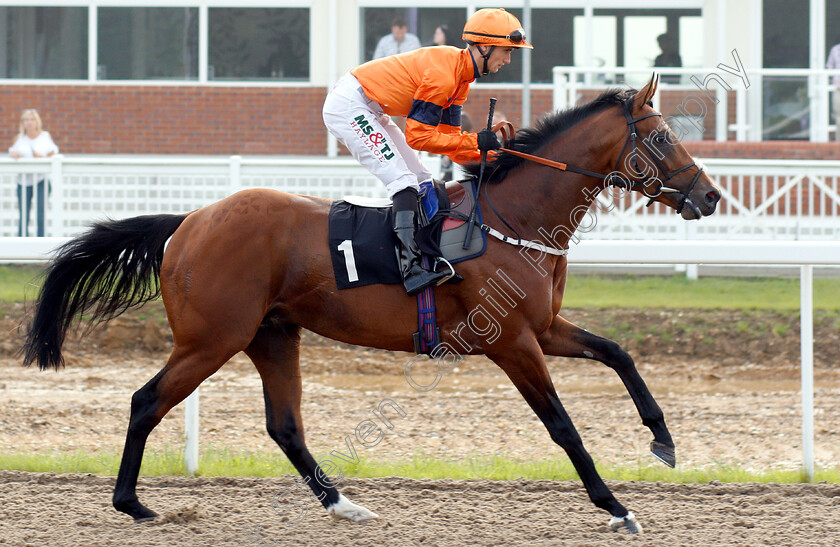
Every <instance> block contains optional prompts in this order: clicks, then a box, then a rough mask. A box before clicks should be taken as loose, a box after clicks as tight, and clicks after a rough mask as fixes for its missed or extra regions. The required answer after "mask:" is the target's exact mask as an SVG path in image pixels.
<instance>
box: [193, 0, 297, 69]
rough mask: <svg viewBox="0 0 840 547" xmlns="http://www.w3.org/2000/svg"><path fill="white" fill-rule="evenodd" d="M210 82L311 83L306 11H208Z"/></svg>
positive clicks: (217, 9)
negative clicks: (304, 81)
mask: <svg viewBox="0 0 840 547" xmlns="http://www.w3.org/2000/svg"><path fill="white" fill-rule="evenodd" d="M209 12H210V21H209V41H210V44H209V52H208V56H209V63H210V67H209V69H208V78H209V79H211V80H213V79H215V80H306V79H308V78H309V10H308V9H306V8H286V9H283V8H277V9H274V8H212V9H210V10H209Z"/></svg>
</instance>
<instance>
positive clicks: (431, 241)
mask: <svg viewBox="0 0 840 547" xmlns="http://www.w3.org/2000/svg"><path fill="white" fill-rule="evenodd" d="M420 196H421V207H420V214H419V215H418V217H419V224H420V226H419V227H418V229H417V233H416V236H415V239H416V241H417V245H418V246H419V247H420V249H421V251H422V252H423V253H424V254H427V255H429V256H441V257H443V258H445V259H446V260H447V261H449V263H450V264H457V263H459V262H463V261H465V260H469V259H471V258H475V257H477V256H481V255H482V254H484V251H485V249H486V248H487V236H486V234H485V233H484V232H483V231H482V230H473V233H472V238H471V240H470V244H469V245H468V247H467V248H466V249H464V248H463V243H464V239H465V237H466V232H467V230H466V228H467V224H466V221H465V220H464V219H466V218H467V217H469V214H470V211H471V208H472V205H473V202H474V200H475V182H474V180H473V179H466V180H462V181H452V182H447V183H444V182H442V181H434V182H431V181H429V182H426V183H423V184H422V185H421V188H420ZM477 214H478V217H477V218H478V221H479V223H480V222H481V211H480V210H478V211H477ZM391 217H392V212H391V201H390V200H389V199H387V198H383V199H372V198H366V197H356V196H347V197H345V198H344V199H343V200H338V201H335V202H333V204H332V206H331V207H330V215H329V243H330V256H331V258H332V264H333V272H334V274H335V280H336V285H337V286H338V288H339V289H351V288H355V287H363V286H365V285H372V284H376V283H385V284H396V283H402V276H401V275H400V272H399V267H398V265H397V258H396V252H395V248H396V246H397V239H396V236H395V235H394V233H393V230H392V228H391V227H392V219H391Z"/></svg>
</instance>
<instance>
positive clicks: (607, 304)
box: [0, 264, 840, 314]
mask: <svg viewBox="0 0 840 547" xmlns="http://www.w3.org/2000/svg"><path fill="white" fill-rule="evenodd" d="M43 267H44V266H43V265H36V264H34V265H21V264H12V265H2V266H0V303H2V304H9V303H14V302H23V301H25V300H29V301H31V300H34V298H35V297H36V296H37V291H38V289H39V288H40V283H41V278H40V277H39V274H40V273H41V272H42V270H43ZM563 304H564V306H565V307H566V308H642V309H645V308H671V309H676V308H689V309H727V310H776V311H798V310H799V279H796V278H780V277H701V278H700V279H697V280H695V281H692V280H689V279H687V278H686V277H685V275H677V274H675V275H600V274H586V275H578V274H574V273H573V274H572V275H570V276H569V279H568V281H567V283H566V291H565V296H564V301H563ZM814 307H815V308H816V309H820V310H831V311H837V310H840V278H817V279H814ZM152 313H153V314H154V313H162V309H160V310H159V311H158V310H154V311H153V312H152Z"/></svg>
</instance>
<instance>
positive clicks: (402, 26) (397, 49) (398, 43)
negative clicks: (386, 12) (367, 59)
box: [373, 17, 420, 59]
mask: <svg viewBox="0 0 840 547" xmlns="http://www.w3.org/2000/svg"><path fill="white" fill-rule="evenodd" d="M419 47H420V39H419V38H417V36H415V35H413V34H411V33H410V32H408V23H407V22H406V20H405V19H403V18H402V17H396V18H394V20H393V21H392V22H391V34H386V35H385V36H383V37H382V38H380V39H379V42H378V43H377V44H376V49H375V50H374V51H373V58H374V59H381V58H382V57H388V56H389V55H396V54H397V53H405V52H406V51H412V50H415V49H418V48H419Z"/></svg>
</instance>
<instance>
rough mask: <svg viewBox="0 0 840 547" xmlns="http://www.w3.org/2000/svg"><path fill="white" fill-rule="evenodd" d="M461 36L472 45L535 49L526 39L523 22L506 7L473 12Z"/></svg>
mask: <svg viewBox="0 0 840 547" xmlns="http://www.w3.org/2000/svg"><path fill="white" fill-rule="evenodd" d="M461 38H462V39H463V40H464V41H465V42H466V43H468V44H470V45H488V46H503V47H518V48H528V49H534V46H532V45H531V44H529V43H528V42H526V41H525V30H523V28H522V23H520V22H519V19H517V18H516V17H515V16H514V15H513V14H511V13H508V12H507V11H505V10H504V8H498V9H494V8H485V9H480V10H478V11H477V12H475V13H473V14H472V17H470V18H469V19H468V20H467V24H466V25H464V33H463V34H462V35H461Z"/></svg>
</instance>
